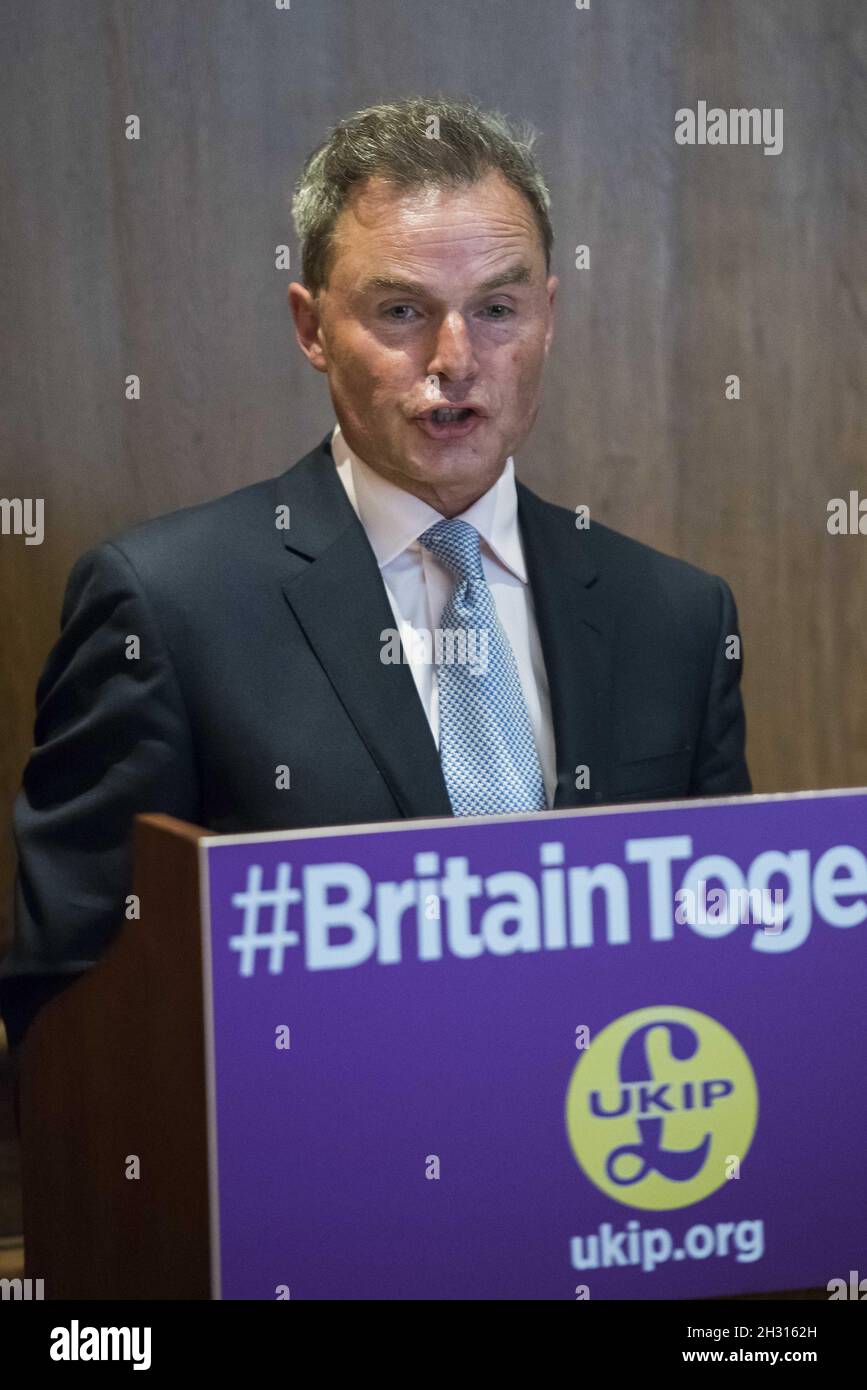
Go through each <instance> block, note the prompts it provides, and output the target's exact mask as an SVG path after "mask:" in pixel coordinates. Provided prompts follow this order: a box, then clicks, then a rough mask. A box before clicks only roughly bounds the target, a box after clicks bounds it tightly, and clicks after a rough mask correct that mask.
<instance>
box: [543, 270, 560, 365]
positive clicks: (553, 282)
mask: <svg viewBox="0 0 867 1390" xmlns="http://www.w3.org/2000/svg"><path fill="white" fill-rule="evenodd" d="M559 284H560V281H559V280H558V279H557V276H556V275H549V276H548V284H547V291H548V329H547V332H546V333H545V356H546V357H547V356H548V353H549V351H550V348H551V344H552V343H553V341H554V302H555V300H556V298H557V287H558V286H559Z"/></svg>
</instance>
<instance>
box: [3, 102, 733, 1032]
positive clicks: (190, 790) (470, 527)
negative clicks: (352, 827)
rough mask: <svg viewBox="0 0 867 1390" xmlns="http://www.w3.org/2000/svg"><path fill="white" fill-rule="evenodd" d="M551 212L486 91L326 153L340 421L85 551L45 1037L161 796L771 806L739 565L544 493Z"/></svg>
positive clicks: (37, 905) (28, 894)
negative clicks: (750, 765) (540, 438)
mask: <svg viewBox="0 0 867 1390" xmlns="http://www.w3.org/2000/svg"><path fill="white" fill-rule="evenodd" d="M548 205H549V198H548V193H547V190H546V188H545V185H544V182H543V181H542V177H541V174H540V172H539V170H538V168H537V166H536V163H535V160H534V159H533V156H532V154H531V150H530V142H529V141H528V140H527V139H525V138H518V137H516V136H515V135H514V134H513V133H512V131H511V129H510V128H509V127H508V125H507V124H506V123H505V122H504V121H503V120H502V118H500V117H498V116H492V115H486V114H484V113H481V112H479V111H478V110H477V109H476V108H474V107H472V106H471V105H468V104H463V103H453V102H447V101H443V100H436V101H430V102H426V101H422V100H411V101H405V102H399V103H395V104H393V105H389V106H381V107H374V108H371V109H369V110H366V111H362V112H360V113H358V114H357V115H355V116H353V117H352V118H351V119H349V120H348V121H346V122H344V123H342V124H341V125H340V126H338V128H337V129H336V130H335V131H334V132H333V133H332V135H331V137H330V139H329V140H328V141H327V142H326V144H325V145H323V146H322V147H321V148H320V149H319V150H317V151H316V152H315V153H314V155H313V156H311V158H310V159H309V160H308V162H307V165H306V167H305V170H304V174H303V176H302V179H301V181H300V184H299V186H298V188H297V190H296V197H295V203H294V209H293V210H294V215H295V220H296V226H297V230H298V233H299V237H300V239H301V242H302V253H303V276H304V284H300V283H298V284H293V285H291V286H290V291H289V296H290V303H291V308H292V312H293V315H294V320H295V325H296V330H297V336H298V341H299V344H300V346H301V348H302V350H303V352H304V353H305V354H306V356H307V358H308V359H309V361H310V363H311V365H312V366H313V367H314V368H315V369H316V370H317V371H319V372H322V373H324V374H325V375H326V376H327V378H328V386H329V390H330V393H331V399H332V402H333V406H334V413H335V415H336V417H337V426H336V427H335V429H334V430H333V432H329V436H327V437H326V438H325V439H324V440H323V441H322V443H321V444H319V446H318V447H317V448H316V449H314V450H313V451H312V453H310V454H308V455H307V456H306V457H305V458H303V459H302V460H301V461H300V462H299V463H297V464H296V465H295V467H294V468H291V469H289V471H288V472H285V473H283V474H282V476H280V477H278V478H276V479H274V480H271V481H269V482H266V483H257V484H255V485H254V486H252V487H247V488H244V489H243V490H241V491H239V492H235V493H233V494H232V495H231V496H228V497H223V498H220V499H219V500H217V501H214V502H210V503H207V504H205V505H203V506H199V507H193V508H191V509H188V510H184V511H181V512H176V513H174V514H172V515H170V516H166V517H162V518H160V519H158V520H155V521H150V522H146V523H144V524H143V525H140V526H138V527H135V528H134V529H133V530H131V531H129V532H127V533H126V534H125V535H123V536H120V537H119V538H117V539H115V540H113V541H109V542H105V543H104V544H102V545H99V546H97V547H96V548H95V549H93V550H91V551H90V552H88V553H87V554H86V555H84V556H83V557H82V558H81V559H80V560H79V561H78V563H77V564H76V565H75V567H74V569H73V571H72V574H71V576H70V580H69V584H68V588H67V592H66V597H65V601H64V606H63V613H62V631H61V635H60V638H59V640H58V643H57V645H56V646H55V648H54V650H53V651H52V653H51V655H50V656H49V658H48V662H47V665H46V668H45V671H44V673H43V675H42V678H41V681H40V684H39V689H38V692H37V700H38V716H37V721H36V739H35V742H36V746H35V748H34V750H33V753H32V756H31V758H30V761H29V763H28V765H27V768H26V770H25V773H24V779H23V787H22V791H21V793H20V796H19V798H18V800H17V802H16V807H15V833H16V839H17V844H18V850H19V860H20V871H19V877H18V885H17V904H16V937H15V944H14V947H13V950H12V952H11V954H10V957H9V959H8V960H7V961H6V962H5V965H4V968H3V979H2V981H0V1005H2V1009H3V1013H4V1016H5V1020H6V1024H7V1029H8V1031H9V1035H10V1040H11V1041H12V1042H13V1044H14V1043H17V1042H18V1041H19V1040H20V1038H21V1036H22V1035H23V1032H24V1029H25V1027H26V1026H27V1023H28V1021H29V1019H30V1018H31V1017H32V1015H33V1013H34V1011H35V1009H36V1008H37V1007H38V1006H39V1004H40V1002H41V1001H42V1000H44V999H45V998H47V997H48V996H49V995H50V994H51V993H52V992H54V991H55V990H56V989H57V988H58V986H59V984H62V983H63V981H64V980H66V979H69V978H70V977H71V976H74V975H75V974H77V973H79V972H80V971H83V970H85V969H87V968H88V967H90V966H91V965H92V964H93V963H94V962H95V961H96V960H97V959H98V957H99V956H100V954H101V953H102V951H103V950H104V948H105V946H106V944H107V943H108V942H109V940H110V939H111V937H112V936H113V935H114V933H115V932H116V931H117V930H118V928H119V926H120V925H121V922H122V905H123V899H124V896H125V894H126V893H127V892H128V889H129V880H130V834H131V828H132V821H133V817H134V816H135V815H136V813H138V812H147V811H162V812H166V813H169V814H171V815H174V816H179V817H181V818H183V819H185V820H189V821H194V822H197V823H199V824H202V825H207V826H209V827H210V828H212V829H213V830H214V831H216V832H232V831H245V830H268V829H277V828H285V827H293V826H325V825H332V824H353V823H364V822H375V821H389V820H395V819H398V818H400V817H420V816H449V815H474V814H480V813H487V812H493V813H499V812H505V811H528V810H529V811H532V810H543V809H545V808H547V807H554V808H561V807H570V806H592V805H598V804H600V803H617V802H629V801H641V800H651V799H659V798H666V797H668V798H670V797H684V796H697V795H720V794H726V793H729V794H730V793H739V792H749V791H750V789H751V788H750V779H749V774H748V771H747V767H746V762H745V759H744V737H745V729H744V714H743V709H742V705H741V698H740V691H739V680H740V670H741V664H740V658H739V645H738V642H737V640H736V639H737V615H736V612H735V606H734V601H733V599H732V595H731V592H730V590H729V588H728V587H727V585H726V584H725V583H724V581H723V580H721V579H719V578H716V577H714V576H711V575H707V574H704V573H702V572H701V571H700V570H697V569H695V568H693V567H691V566H689V565H687V564H684V563H682V562H680V561H677V560H674V559H670V558H668V557H666V556H664V555H661V554H659V553H658V552H656V551H654V550H651V549H649V548H648V547H646V546H644V545H640V544H638V543H637V542H635V541H632V540H629V539H627V538H626V537H624V536H621V535H619V534H618V533H617V532H615V531H612V530H609V529H608V528H606V527H604V526H601V525H599V524H598V523H592V524H591V525H590V527H589V529H581V528H578V527H576V525H575V520H576V519H575V517H574V516H573V514H572V513H571V512H569V511H567V510H565V509H563V508H560V507H555V506H552V505H550V504H549V503H547V502H544V501H542V500H541V499H540V498H538V497H537V496H535V494H534V493H532V492H531V491H529V489H527V488H526V487H524V486H523V485H521V484H520V483H516V480H515V476H514V461H513V460H514V455H515V454H516V453H517V452H518V450H520V449H521V447H522V446H523V444H524V442H525V441H526V439H527V436H528V435H529V433H530V430H531V428H532V426H533V423H534V421H535V419H536V415H537V412H538V409H539V403H540V395H541V386H542V376H543V368H544V363H545V358H546V356H547V354H548V352H549V350H550V347H551V342H552V334H553V311H554V301H555V295H556V290H557V281H556V279H555V278H554V277H553V276H551V275H550V273H549V266H550V251H551V245H552V241H553V236H552V232H551V226H550V221H549V218H548ZM396 634H400V637H399V640H397V639H396ZM131 637H134V638H137V639H138V641H137V645H136V644H135V643H133V644H130V640H129V639H130V638H131ZM438 639H439V640H438ZM446 639H450V640H448V641H447V640H446ZM455 656H456V659H455ZM395 657H397V659H395Z"/></svg>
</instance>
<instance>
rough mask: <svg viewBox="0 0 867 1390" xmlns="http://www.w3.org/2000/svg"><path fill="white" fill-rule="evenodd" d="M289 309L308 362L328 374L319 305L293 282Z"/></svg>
mask: <svg viewBox="0 0 867 1390" xmlns="http://www.w3.org/2000/svg"><path fill="white" fill-rule="evenodd" d="M289 308H290V309H291V310H292V317H293V319H294V320H295V337H296V339H297V342H298V346H299V347H300V349H301V351H302V352H303V353H304V356H305V357H306V358H307V360H308V362H309V363H310V365H311V366H312V367H315V368H316V370H317V372H326V371H327V370H328V364H327V362H326V358H325V350H324V348H323V346H322V334H321V328H322V323H321V317H320V312H319V303H318V301H317V300H316V299H314V298H313V295H312V294H311V293H310V291H309V290H308V289H305V287H304V286H303V285H301V284H299V283H298V281H297V280H296V281H293V283H292V284H291V285H290V286H289Z"/></svg>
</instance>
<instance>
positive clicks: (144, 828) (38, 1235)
mask: <svg viewBox="0 0 867 1390" xmlns="http://www.w3.org/2000/svg"><path fill="white" fill-rule="evenodd" d="M132 891H133V894H134V895H135V900H136V902H135V903H133V906H132V908H129V909H128V914H129V920H125V921H124V924H123V927H122V929H121V930H120V931H119V933H118V935H117V937H116V938H115V940H114V942H113V943H112V945H111V947H110V948H109V950H108V951H107V953H106V955H105V956H104V958H103V959H102V960H100V962H99V963H98V964H97V965H95V966H94V967H93V968H92V969H91V970H89V971H87V972H86V973H85V974H83V975H81V976H80V977H79V978H77V979H76V980H75V981H74V983H72V984H70V985H69V986H68V987H67V988H66V989H65V990H64V991H63V992H62V993H61V994H59V995H58V996H56V997H55V998H54V999H52V1000H51V1001H50V1002H49V1003H48V1004H47V1005H46V1006H45V1007H44V1008H43V1009H42V1011H41V1012H40V1013H39V1014H38V1015H37V1017H36V1019H35V1020H34V1022H33V1024H32V1025H31V1028H30V1030H29V1032H28V1034H27V1035H26V1037H25V1039H24V1041H23V1043H22V1046H21V1049H20V1058H19V1064H20V1116H21V1138H22V1165H23V1182H24V1227H25V1230H24V1235H25V1257H26V1273H27V1276H28V1277H30V1278H34V1279H35V1278H42V1279H44V1280H45V1294H46V1297H47V1298H86V1299H94V1298H115V1299H208V1298H256V1299H282V1298H302V1299H304V1298H307V1299H310V1298H324V1299H341V1300H342V1299H417V1298H425V1299H482V1298H495V1299H558V1298H562V1299H569V1300H574V1299H576V1298H577V1299H581V1298H603V1299H607V1298H640V1299H671V1298H692V1297H726V1296H740V1297H744V1296H758V1295H761V1294H772V1293H779V1292H780V1291H784V1290H788V1291H797V1290H802V1291H807V1290H814V1291H820V1292H817V1293H815V1294H814V1296H821V1297H824V1298H827V1297H828V1293H827V1289H828V1288H829V1287H830V1281H832V1280H835V1281H837V1280H839V1281H845V1282H846V1284H847V1286H848V1284H849V1283H850V1282H851V1273H852V1271H858V1268H859V1264H858V1262H859V1260H860V1261H861V1263H862V1264H863V1262H864V1252H865V1250H867V1202H865V1200H864V1187H863V1154H864V1151H865V1143H867V1096H865V1092H864V1088H863V1080H862V1074H861V1072H862V1066H863V1057H864V1055H865V1043H867V1011H865V1009H864V980H865V978H867V920H865V919H867V791H865V790H864V789H855V790H851V791H849V790H846V791H839V792H817V793H799V794H797V795H793V796H770V797H763V796H751V797H734V798H727V799H712V800H703V801H688V802H677V803H676V802H664V803H656V804H654V805H647V804H643V805H642V804H639V805H630V806H608V807H601V808H598V809H597V808H594V809H590V810H583V809H582V810H572V811H562V812H558V811H551V812H546V813H542V814H535V815H532V816H529V815H528V816H501V817H491V818H478V819H472V820H456V819H438V820H433V821H400V822H395V823H390V824H388V825H370V826H354V827H346V828H337V829H335V828H329V829H326V830H303V831H286V832H268V833H262V834H250V835H239V836H215V835H212V834H210V832H208V831H206V830H204V829H202V828H200V827H196V826H191V825H187V824H184V823H182V822H180V821H176V820H173V819H172V818H170V817H166V816H153V815H151V816H142V817H139V818H138V819H137V822H136V827H135V842H134V879H133V884H132ZM136 911H137V912H138V916H136V915H135V914H136ZM861 1276H862V1277H863V1276H867V1268H865V1269H863V1270H862V1271H861ZM856 1284H857V1280H856ZM834 1287H837V1285H836V1284H835V1285H834ZM789 1296H797V1295H796V1294H790V1295H789ZM802 1296H803V1295H802ZM840 1296H848V1295H845V1294H841V1295H840Z"/></svg>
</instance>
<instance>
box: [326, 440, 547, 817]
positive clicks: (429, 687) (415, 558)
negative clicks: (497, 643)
mask: <svg viewBox="0 0 867 1390" xmlns="http://www.w3.org/2000/svg"><path fill="white" fill-rule="evenodd" d="M331 449H332V453H333V455H334V461H335V464H336V465H337V472H338V475H339V477H340V481H341V482H342V483H343V486H344V488H345V489H346V495H347V496H348V498H349V500H350V502H351V503H352V506H353V508H354V509H355V512H356V515H357V516H358V518H359V520H360V522H361V524H362V526H363V527H364V530H365V532H366V534H367V539H368V540H369V541H370V544H371V547H372V549H373V553H374V555H375V556H376V559H377V562H378V564H379V569H380V573H381V575H382V579H383V583H384V584H385V590H386V593H387V594H388V598H389V602H390V603H391V608H392V612H393V613H394V625H395V628H396V629H397V631H398V632H399V633H400V638H401V643H402V645H403V650H404V659H405V660H406V662H407V664H408V665H409V667H410V669H411V671H412V674H413V679H414V680H415V683H416V688H417V689H418V693H419V696H420V698H421V702H422V705H423V707H424V711H425V714H426V715H427V719H428V723H429V724H430V727H431V732H432V733H433V736H434V740H435V741H436V744H437V747H439V699H438V691H437V674H436V667H435V666H434V665H433V663H432V662H429V661H425V660H423V659H421V658H422V651H423V647H422V644H421V643H420V642H418V641H415V640H413V638H414V634H415V633H416V632H426V633H432V632H433V631H434V629H435V628H437V627H438V626H439V622H440V617H441V615H442V611H443V608H444V607H445V605H446V603H447V602H448V600H449V598H450V597H451V594H452V590H453V589H454V584H455V579H454V575H453V574H452V573H451V572H450V571H449V570H448V569H446V567H445V566H444V565H443V564H441V563H440V561H439V560H437V559H436V557H435V556H434V555H432V554H431V553H430V551H429V550H426V549H425V548H424V546H422V545H420V544H419V540H418V537H419V536H420V535H421V534H422V532H423V531H426V530H427V529H428V527H429V526H433V525H434V524H435V523H436V522H437V521H442V519H443V518H442V516H441V514H440V513H439V512H438V511H435V510H434V508H433V507H431V506H429V505H428V503H427V502H423V501H422V500H421V498H420V497H416V496H415V495H414V494H413V493H411V492H406V491H405V490H404V489H403V488H400V487H398V486H397V485H396V484H395V483H391V482H389V481H388V480H387V479H386V478H383V477H382V476H381V475H380V474H379V473H377V472H376V471H375V470H374V469H373V468H371V467H370V466H369V464H366V463H364V462H363V460H362V459H360V458H358V456H357V455H356V454H354V453H353V452H352V450H351V449H350V447H349V445H348V444H347V442H346V440H345V439H344V437H343V432H342V430H341V428H340V425H336V426H335V428H334V433H333V434H332V437H331ZM460 519H461V520H462V521H467V522H469V524H470V525H471V526H474V527H475V528H476V530H477V531H478V533H479V536H480V537H481V545H480V549H481V556H482V568H483V570H484V574H485V580H486V582H487V585H488V588H489V589H490V591H491V596H492V598H493V600H494V604H495V605H496V609H497V616H498V617H499V619H500V623H501V624H502V627H503V630H504V632H505V634H506V636H507V638H508V639H509V644H510V646H511V648H512V651H513V653H514V656H515V663H516V665H517V667H518V675H519V677H520V680H521V687H522V689H523V692H524V699H525V700H526V703H527V710H528V712H529V715H530V724H531V727H532V730H533V738H534V739H535V743H536V751H537V753H538V755H539V765H540V767H541V769H542V778H543V781H544V783H545V792H546V795H547V799H548V806H549V807H550V806H551V805H553V800H554V789H555V787H556V783H557V772H556V766H557V764H556V756H555V751H554V728H553V724H552V720H551V698H550V694H549V690H548V677H547V674H546V672H545V662H544V659H543V657H542V647H541V643H540V641H539V633H538V630H537V627H536V615H535V611H534V608H533V596H532V594H531V592H530V585H529V582H528V579H527V567H526V565H525V563H524V552H523V548H522V546H521V535H520V531H519V528H518V494H517V491H516V489H515V466H514V462H513V460H512V459H511V458H509V459H507V461H506V466H505V468H504V469H503V471H502V473H501V474H500V476H499V478H498V479H497V481H496V482H495V483H494V485H493V487H491V488H489V489H488V491H487V492H485V493H483V494H482V496H481V497H479V498H478V500H477V501H475V502H474V503H473V504H472V506H471V507H468V508H467V510H466V511H465V512H461V514H460Z"/></svg>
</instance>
